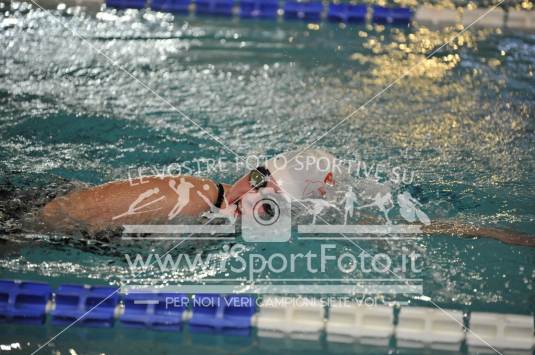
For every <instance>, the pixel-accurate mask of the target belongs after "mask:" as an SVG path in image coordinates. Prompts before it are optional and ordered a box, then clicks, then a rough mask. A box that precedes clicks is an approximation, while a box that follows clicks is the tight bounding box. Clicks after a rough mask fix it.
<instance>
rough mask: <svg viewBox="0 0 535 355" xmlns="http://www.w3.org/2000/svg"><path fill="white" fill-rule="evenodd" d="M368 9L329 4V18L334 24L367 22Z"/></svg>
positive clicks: (359, 6)
mask: <svg viewBox="0 0 535 355" xmlns="http://www.w3.org/2000/svg"><path fill="white" fill-rule="evenodd" d="M367 13H368V7H367V6H366V5H352V4H329V12H328V14H327V18H328V19H329V21H333V22H348V23H349V22H352V23H364V22H366V15H367Z"/></svg>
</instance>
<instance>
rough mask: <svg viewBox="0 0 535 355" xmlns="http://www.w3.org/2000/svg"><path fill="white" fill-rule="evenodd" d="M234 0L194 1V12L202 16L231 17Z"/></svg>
mask: <svg viewBox="0 0 535 355" xmlns="http://www.w3.org/2000/svg"><path fill="white" fill-rule="evenodd" d="M233 7H234V0H196V1H195V11H196V12H197V13H198V14H203V15H217V16H232V8H233Z"/></svg>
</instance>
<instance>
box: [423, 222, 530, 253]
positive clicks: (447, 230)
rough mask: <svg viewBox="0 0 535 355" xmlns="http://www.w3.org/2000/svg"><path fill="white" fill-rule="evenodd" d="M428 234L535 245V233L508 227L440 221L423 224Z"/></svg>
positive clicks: (527, 245)
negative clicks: (516, 230)
mask: <svg viewBox="0 0 535 355" xmlns="http://www.w3.org/2000/svg"><path fill="white" fill-rule="evenodd" d="M422 230H423V231H424V232H425V233H428V234H450V235H454V236H458V237H467V238H470V237H483V238H491V239H496V240H499V241H501V242H503V243H506V244H511V245H520V246H526V247H532V248H533V247H535V235H530V234H525V233H519V232H515V231H510V230H506V229H499V228H490V227H477V226H472V225H469V224H461V223H456V222H439V223H431V224H430V225H428V226H423V227H422Z"/></svg>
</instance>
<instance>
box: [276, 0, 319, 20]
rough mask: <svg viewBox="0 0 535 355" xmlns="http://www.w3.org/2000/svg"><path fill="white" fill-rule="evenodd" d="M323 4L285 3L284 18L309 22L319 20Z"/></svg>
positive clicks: (313, 2)
mask: <svg viewBox="0 0 535 355" xmlns="http://www.w3.org/2000/svg"><path fill="white" fill-rule="evenodd" d="M322 12H323V4H322V3H321V2H318V1H311V2H296V1H287V2H286V3H285V4H284V17H285V18H287V19H301V20H309V21H319V20H321V13H322Z"/></svg>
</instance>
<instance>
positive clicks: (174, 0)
mask: <svg viewBox="0 0 535 355" xmlns="http://www.w3.org/2000/svg"><path fill="white" fill-rule="evenodd" d="M190 5H191V0H152V2H151V5H150V7H151V9H152V10H154V11H163V12H173V13H182V14H186V13H188V12H189V7H190Z"/></svg>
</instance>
